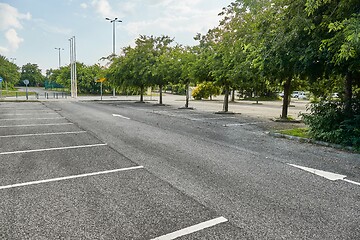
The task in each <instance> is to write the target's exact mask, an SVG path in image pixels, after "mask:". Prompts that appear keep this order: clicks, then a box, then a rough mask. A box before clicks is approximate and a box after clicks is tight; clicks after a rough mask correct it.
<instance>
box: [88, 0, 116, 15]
mask: <svg viewBox="0 0 360 240" xmlns="http://www.w3.org/2000/svg"><path fill="white" fill-rule="evenodd" d="M91 4H92V6H93V7H94V8H95V9H96V12H98V13H99V14H100V15H101V16H102V17H103V18H114V17H118V16H117V14H116V13H115V12H114V11H113V9H112V7H111V6H110V3H109V2H108V0H93V1H92V3H91Z"/></svg>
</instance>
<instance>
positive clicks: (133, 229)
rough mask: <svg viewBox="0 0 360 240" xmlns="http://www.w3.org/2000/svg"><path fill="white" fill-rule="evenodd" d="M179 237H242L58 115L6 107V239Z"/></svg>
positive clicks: (0, 125) (2, 223)
mask: <svg viewBox="0 0 360 240" xmlns="http://www.w3.org/2000/svg"><path fill="white" fill-rule="evenodd" d="M193 117H195V115H194V116H193ZM169 234H170V235H171V236H170V235H169ZM192 236H195V238H193V237H192ZM224 236H225V237H224ZM177 237H181V239H239V238H241V233H240V231H239V230H238V229H237V228H235V227H233V226H232V225H231V224H230V223H229V222H228V221H227V219H226V218H223V217H222V216H219V215H218V214H217V213H216V212H214V211H212V210H210V209H207V208H206V207H204V206H203V205H201V204H199V203H198V202H196V201H195V200H193V199H192V198H190V197H188V196H186V195H184V194H183V193H182V192H180V191H178V190H176V189H175V188H173V187H172V186H171V185H170V184H168V183H166V182H164V181H162V180H160V179H158V178H157V177H155V176H153V175H152V174H150V173H149V172H148V171H147V170H146V169H145V168H143V167H142V166H138V165H137V164H135V163H134V162H132V161H131V160H130V159H128V158H126V157H125V156H123V155H122V154H121V153H119V152H117V151H116V149H112V148H111V147H109V146H108V145H107V144H106V143H104V142H101V141H100V140H99V139H97V138H96V137H95V136H93V135H92V134H90V133H88V132H87V131H85V130H83V129H81V128H80V127H78V126H77V125H76V124H74V123H72V122H70V121H68V120H67V119H66V118H64V117H63V116H61V111H60V110H59V111H54V110H51V109H49V108H47V107H46V106H45V105H43V104H41V103H38V102H34V103H0V239H174V238H177Z"/></svg>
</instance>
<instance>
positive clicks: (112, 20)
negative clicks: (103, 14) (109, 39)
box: [105, 18, 122, 55]
mask: <svg viewBox="0 0 360 240" xmlns="http://www.w3.org/2000/svg"><path fill="white" fill-rule="evenodd" d="M105 19H106V20H108V21H110V23H112V24H113V55H115V23H116V22H122V21H121V20H119V19H118V18H114V19H110V18H105Z"/></svg>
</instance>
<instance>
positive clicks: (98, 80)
mask: <svg viewBox="0 0 360 240" xmlns="http://www.w3.org/2000/svg"><path fill="white" fill-rule="evenodd" d="M105 81H106V78H100V79H97V80H95V82H99V83H100V96H101V97H100V99H101V101H102V99H103V87H102V86H103V82H105Z"/></svg>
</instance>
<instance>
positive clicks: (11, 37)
mask: <svg viewBox="0 0 360 240" xmlns="http://www.w3.org/2000/svg"><path fill="white" fill-rule="evenodd" d="M5 38H6V40H7V41H8V43H9V45H10V48H11V49H12V50H16V49H18V48H19V45H20V43H21V42H23V41H24V39H22V38H20V37H19V36H18V35H17V32H16V31H15V29H13V28H11V29H9V30H8V31H6V33H5Z"/></svg>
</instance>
